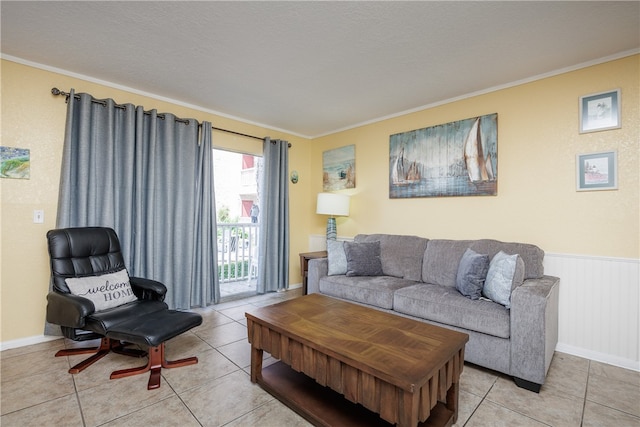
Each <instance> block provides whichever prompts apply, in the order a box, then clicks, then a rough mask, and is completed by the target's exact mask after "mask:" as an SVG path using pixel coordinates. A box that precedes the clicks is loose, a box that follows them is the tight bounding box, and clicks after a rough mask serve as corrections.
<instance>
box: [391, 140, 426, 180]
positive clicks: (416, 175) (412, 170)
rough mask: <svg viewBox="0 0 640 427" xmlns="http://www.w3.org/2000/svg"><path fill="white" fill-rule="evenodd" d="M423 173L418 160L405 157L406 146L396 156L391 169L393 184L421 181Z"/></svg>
mask: <svg viewBox="0 0 640 427" xmlns="http://www.w3.org/2000/svg"><path fill="white" fill-rule="evenodd" d="M420 179H421V174H420V169H419V167H418V163H417V162H416V161H413V162H408V161H407V159H406V158H405V157H404V146H403V147H401V148H400V152H399V153H398V156H397V157H396V161H395V162H394V165H393V169H392V170H391V183H392V184H393V185H409V184H415V183H416V182H420Z"/></svg>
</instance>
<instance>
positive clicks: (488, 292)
mask: <svg viewBox="0 0 640 427" xmlns="http://www.w3.org/2000/svg"><path fill="white" fill-rule="evenodd" d="M523 279H524V262H523V261H522V257H520V255H507V254H506V253H504V252H502V251H500V252H498V253H497V254H496V255H495V256H494V257H493V258H492V259H491V264H490V265H489V271H488V272H487V280H486V283H485V286H484V289H483V290H482V295H484V296H485V297H487V298H489V299H490V300H491V301H494V302H497V303H498V304H502V305H504V306H505V307H506V308H511V292H512V291H513V290H514V289H515V288H516V287H518V286H520V285H521V284H522V281H523Z"/></svg>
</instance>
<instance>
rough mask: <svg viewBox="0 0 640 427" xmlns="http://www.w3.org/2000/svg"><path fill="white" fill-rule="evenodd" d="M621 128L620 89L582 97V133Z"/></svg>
mask: <svg viewBox="0 0 640 427" xmlns="http://www.w3.org/2000/svg"><path fill="white" fill-rule="evenodd" d="M621 126H622V125H621V123H620V89H616V90H612V91H609V92H600V93H594V94H591V95H585V96H581V97H580V133H586V132H596V131H600V130H609V129H619V128H620V127H621Z"/></svg>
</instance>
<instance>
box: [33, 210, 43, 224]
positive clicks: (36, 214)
mask: <svg viewBox="0 0 640 427" xmlns="http://www.w3.org/2000/svg"><path fill="white" fill-rule="evenodd" d="M33 223H34V224H43V223H44V211H43V210H41V209H36V210H34V211H33Z"/></svg>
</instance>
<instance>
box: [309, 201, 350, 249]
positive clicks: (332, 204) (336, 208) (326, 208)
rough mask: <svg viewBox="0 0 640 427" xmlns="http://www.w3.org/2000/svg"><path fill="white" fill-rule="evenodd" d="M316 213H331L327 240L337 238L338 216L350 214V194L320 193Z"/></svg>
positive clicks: (328, 221)
mask: <svg viewBox="0 0 640 427" xmlns="http://www.w3.org/2000/svg"><path fill="white" fill-rule="evenodd" d="M316 213H317V214H320V215H329V219H328V220H327V240H336V237H337V236H338V232H337V228H336V219H335V217H336V216H349V196H347V195H345V194H335V193H318V201H317V204H316Z"/></svg>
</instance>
